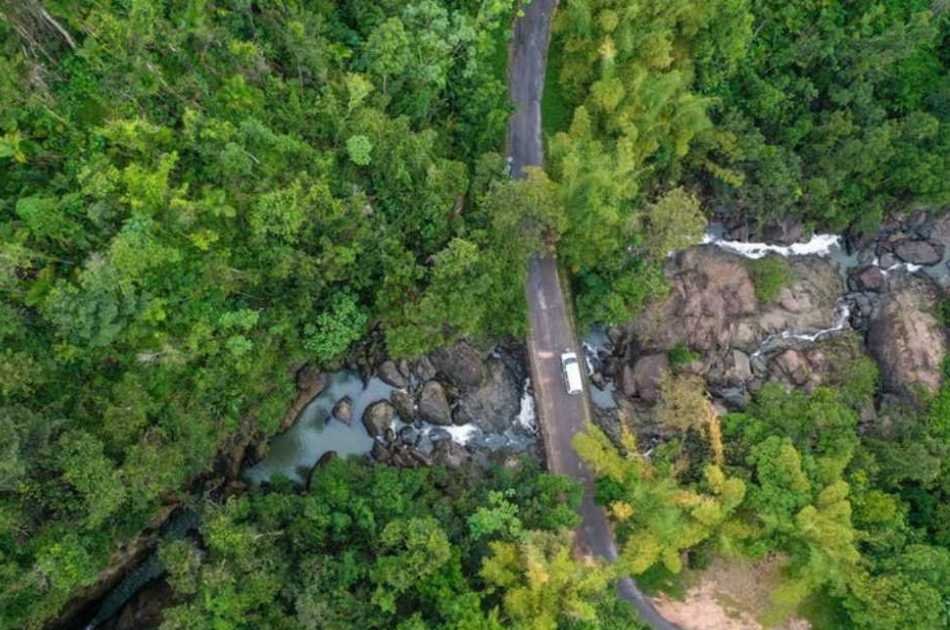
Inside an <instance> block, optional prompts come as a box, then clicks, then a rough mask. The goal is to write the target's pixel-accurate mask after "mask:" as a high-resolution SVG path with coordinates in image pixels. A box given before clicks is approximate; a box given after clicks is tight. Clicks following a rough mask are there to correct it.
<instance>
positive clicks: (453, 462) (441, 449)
mask: <svg viewBox="0 0 950 630" xmlns="http://www.w3.org/2000/svg"><path fill="white" fill-rule="evenodd" d="M471 457H472V456H471V454H470V453H469V452H468V451H467V450H466V449H465V447H464V446H462V445H460V444H456V443H455V442H453V441H451V440H442V441H439V442H436V444H435V446H433V447H432V463H433V465H436V466H445V467H446V468H459V467H460V466H462V465H463V464H465V462H467V461H468V460H469V459H471Z"/></svg>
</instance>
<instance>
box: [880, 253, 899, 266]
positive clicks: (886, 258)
mask: <svg viewBox="0 0 950 630" xmlns="http://www.w3.org/2000/svg"><path fill="white" fill-rule="evenodd" d="M899 262H900V261H899V260H897V256H895V255H894V254H892V253H890V252H884V253H883V254H880V258H879V259H878V264H879V265H880V266H881V269H890V268H891V267H893V266H894V265H896V264H898V263H899Z"/></svg>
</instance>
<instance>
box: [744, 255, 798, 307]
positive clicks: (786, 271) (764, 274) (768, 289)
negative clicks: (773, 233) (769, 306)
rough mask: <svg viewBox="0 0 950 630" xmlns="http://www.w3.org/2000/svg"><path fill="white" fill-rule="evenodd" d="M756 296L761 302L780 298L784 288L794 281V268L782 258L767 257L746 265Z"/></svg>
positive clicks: (751, 261)
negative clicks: (780, 292) (779, 295)
mask: <svg viewBox="0 0 950 630" xmlns="http://www.w3.org/2000/svg"><path fill="white" fill-rule="evenodd" d="M746 268H747V269H748V270H749V275H750V276H751V277H752V284H753V285H754V286H755V296H756V297H757V298H758V299H759V301H760V302H771V301H772V300H774V299H775V298H777V297H778V294H779V291H781V290H782V287H784V286H786V285H788V284H789V283H790V282H791V281H792V268H791V267H790V266H789V264H788V262H787V261H786V260H785V259H784V258H782V257H781V256H766V257H765V258H758V259H756V260H750V261H748V262H747V263H746Z"/></svg>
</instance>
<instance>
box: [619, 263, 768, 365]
mask: <svg viewBox="0 0 950 630" xmlns="http://www.w3.org/2000/svg"><path fill="white" fill-rule="evenodd" d="M743 263H744V261H743V259H742V258H741V257H740V256H738V255H735V254H731V253H728V252H725V251H723V250H721V249H719V248H718V247H715V246H712V245H703V246H699V247H692V248H689V249H687V250H684V251H682V252H680V253H678V254H676V255H675V256H674V258H673V261H672V263H671V265H670V266H669V267H668V270H667V276H668V277H669V281H670V289H671V290H670V294H669V296H668V297H667V299H665V300H664V301H662V302H660V303H659V304H655V305H653V306H651V307H650V308H648V309H646V311H645V312H644V313H643V315H642V316H641V317H639V318H638V319H637V320H636V321H635V322H634V323H633V325H632V327H631V328H632V330H631V332H632V333H633V335H634V336H635V337H636V338H637V339H639V340H640V343H641V345H643V346H644V347H647V348H655V349H659V350H669V349H671V348H673V347H674V346H676V345H678V344H685V345H687V346H689V347H690V348H693V349H696V350H699V351H701V352H702V351H707V350H712V349H715V348H725V347H728V346H729V345H730V344H731V341H732V338H733V336H734V335H735V329H736V326H737V324H738V322H739V321H740V320H741V319H743V318H746V317H748V316H750V315H752V314H754V313H755V312H756V308H757V306H758V303H757V301H756V298H755V287H754V286H753V284H752V279H751V277H750V276H749V272H748V271H747V270H746V267H745V265H744V264H743ZM628 337H629V335H628Z"/></svg>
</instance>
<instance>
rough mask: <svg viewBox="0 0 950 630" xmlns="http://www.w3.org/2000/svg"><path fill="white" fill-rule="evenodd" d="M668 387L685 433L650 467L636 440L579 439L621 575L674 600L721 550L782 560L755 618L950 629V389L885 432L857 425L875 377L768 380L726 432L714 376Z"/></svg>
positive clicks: (671, 419)
mask: <svg viewBox="0 0 950 630" xmlns="http://www.w3.org/2000/svg"><path fill="white" fill-rule="evenodd" d="M862 369H863V368H862ZM677 379H679V382H677ZM668 382H669V384H664V386H663V400H662V401H661V403H660V413H659V416H660V418H661V419H665V420H664V422H666V424H668V425H669V426H670V427H671V428H673V429H676V432H675V434H674V435H676V437H674V438H673V439H671V440H669V441H667V442H666V443H664V444H663V445H662V446H661V447H660V448H657V449H656V450H655V452H654V454H653V456H652V457H650V458H649V459H647V458H646V457H644V456H643V455H642V454H641V452H640V450H639V448H638V445H637V444H636V441H635V439H634V437H633V435H632V433H631V432H627V433H626V434H625V435H624V437H623V444H622V445H621V446H622V447H621V448H620V449H619V450H618V448H617V447H616V446H615V445H614V444H613V443H612V442H611V441H610V440H609V439H608V438H607V437H606V436H605V435H604V434H603V433H602V432H601V431H600V430H599V429H597V428H595V427H591V428H590V430H589V432H588V433H587V434H586V435H582V436H580V437H579V438H578V439H577V441H576V446H577V448H578V450H579V452H580V453H581V455H582V456H583V458H584V459H585V460H586V461H587V462H588V463H589V464H590V465H591V466H592V467H593V468H594V470H595V471H596V472H597V475H598V482H597V496H598V501H599V502H601V503H602V504H603V505H604V506H605V508H606V509H607V511H608V513H609V514H610V515H611V516H612V518H613V520H614V522H615V527H616V531H617V534H618V536H619V538H620V541H621V546H622V551H621V554H620V556H621V559H620V563H621V565H622V567H623V568H625V569H627V570H629V571H630V572H631V573H632V574H634V575H636V576H643V579H644V581H645V583H647V584H653V585H656V586H657V587H659V588H662V589H664V590H668V591H672V592H674V593H675V592H677V590H678V588H677V587H676V586H675V585H676V580H675V576H676V575H677V574H680V573H681V571H682V570H683V569H684V567H686V566H690V567H693V568H698V569H699V568H703V567H704V566H705V565H706V564H707V563H708V560H709V558H710V556H711V555H715V554H719V555H723V556H725V557H736V556H740V557H745V558H750V559H753V560H763V559H767V558H770V557H774V556H775V555H776V554H778V556H779V557H781V558H783V559H784V562H785V566H784V569H783V571H782V572H781V580H780V581H779V583H778V584H777V585H776V587H775V588H774V590H773V591H772V592H771V595H770V598H769V602H768V605H767V606H766V607H765V610H762V611H757V612H758V613H760V614H761V615H762V617H763V619H764V620H766V621H768V622H769V623H779V622H781V621H783V620H784V619H786V618H787V617H788V616H789V615H791V614H792V613H795V612H799V613H800V614H806V615H815V616H816V619H815V621H816V622H820V621H821V620H822V619H824V620H827V619H829V618H835V619H839V620H843V621H839V622H837V623H836V624H835V625H834V627H853V628H874V629H881V630H883V629H895V630H896V629H898V628H902V627H906V624H907V621H908V620H909V619H912V620H914V624H915V626H916V627H919V628H934V629H936V628H941V627H945V626H946V623H947V621H948V616H947V615H948V608H947V602H948V601H950V586H948V585H950V579H948V578H950V549H948V546H947V543H948V541H950V518H948V517H950V511H948V510H947V506H948V505H950V503H948V500H950V486H948V484H947V480H948V479H950V475H948V468H947V458H946V454H947V448H948V444H950V432H948V427H950V422H948V420H950V414H948V411H950V407H948V406H947V400H948V397H950V385H948V384H945V385H944V386H943V389H942V390H941V391H940V392H939V393H938V394H937V395H936V396H934V397H933V398H932V400H931V401H930V402H929V403H928V404H927V405H926V406H924V407H923V408H922V409H921V410H920V411H913V410H907V411H906V413H905V414H904V417H902V418H900V419H899V420H898V421H897V422H898V425H899V428H898V427H895V428H894V429H893V430H891V431H890V432H889V433H882V432H881V431H880V430H878V431H868V432H860V431H859V427H858V414H859V412H860V410H861V409H862V408H863V407H864V406H866V405H867V404H869V403H870V397H871V396H872V395H873V391H874V387H875V381H874V379H870V380H869V379H861V382H862V383H863V385H862V386H861V388H862V390H863V391H860V392H859V391H856V389H855V387H854V386H850V387H848V388H842V389H841V390H840V391H839V390H837V389H835V388H829V387H822V388H819V389H817V390H815V391H814V392H813V393H811V394H806V393H802V392H794V391H793V392H786V391H784V390H783V389H781V387H779V386H777V385H768V386H766V387H764V388H763V389H762V390H761V391H760V392H759V393H758V394H757V396H756V398H755V400H754V403H753V404H752V406H751V407H750V408H749V409H748V410H746V411H745V412H743V413H732V414H728V415H726V416H725V417H724V418H722V421H721V426H719V424H718V423H719V421H718V420H712V419H713V418H715V412H713V411H712V410H711V409H710V403H709V402H708V400H707V399H706V398H705V394H704V392H703V390H702V382H695V381H694V382H690V381H689V380H688V378H687V377H676V378H674V379H671V380H669V381H668ZM845 392H846V393H845ZM664 410H666V412H665V413H664ZM696 443H700V444H703V445H704V446H705V447H704V448H696V447H695V446H694V445H695V444H696ZM816 627H831V626H828V625H826V624H823V623H818V624H817V625H816Z"/></svg>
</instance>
